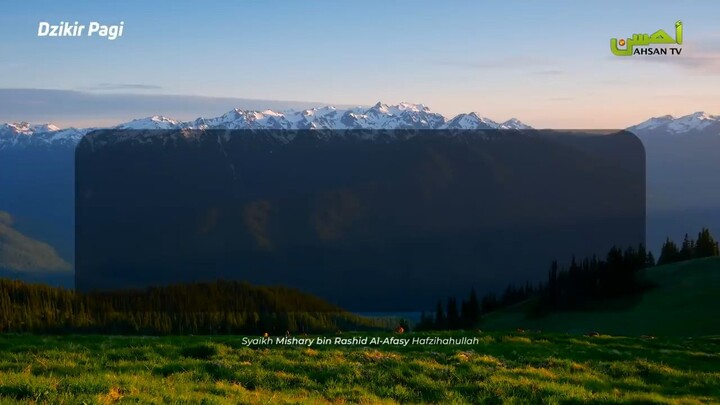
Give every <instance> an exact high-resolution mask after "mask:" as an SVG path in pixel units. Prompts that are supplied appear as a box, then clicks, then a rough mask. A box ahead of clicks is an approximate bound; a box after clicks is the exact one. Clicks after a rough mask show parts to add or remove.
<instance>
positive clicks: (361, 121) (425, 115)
mask: <svg viewBox="0 0 720 405" xmlns="http://www.w3.org/2000/svg"><path fill="white" fill-rule="evenodd" d="M96 129H123V130H124V129H129V130H133V129H134V130H152V129H162V130H171V129H199V130H206V129H280V130H283V129H284V130H302V129H340V130H346V129H388V130H392V129H513V130H525V129H534V128H533V127H531V126H530V125H528V124H525V123H524V122H522V121H520V120H519V119H517V118H510V119H508V120H506V121H503V122H498V121H494V120H492V119H490V118H487V117H485V116H482V115H480V114H479V113H477V112H469V113H460V114H457V115H455V116H454V117H452V118H448V117H445V116H443V115H442V114H439V113H436V112H432V111H431V109H430V108H429V107H428V106H426V105H425V104H414V103H407V102H402V103H399V104H396V105H392V104H385V103H382V102H378V103H376V104H375V105H373V106H371V107H369V108H368V107H353V108H345V109H338V108H336V107H334V106H330V105H328V106H323V107H313V108H308V109H303V110H297V109H287V110H278V111H276V110H243V109H239V108H235V109H233V110H230V111H228V112H226V113H225V114H223V115H220V116H217V117H210V118H205V117H198V118H196V119H194V120H190V121H182V120H177V119H173V118H170V117H166V116H163V115H152V116H149V117H144V118H138V119H134V120H132V121H128V122H124V123H121V124H118V125H116V126H114V127H103V128H94V127H91V128H75V127H70V128H59V127H58V126H55V125H53V124H51V123H43V124H30V123H28V122H15V123H5V124H0V150H2V149H7V148H13V147H24V146H74V145H76V144H77V143H78V142H79V141H80V139H82V137H83V136H84V135H85V134H87V133H88V132H90V131H93V130H96ZM627 130H629V131H631V132H633V133H635V134H636V135H638V136H641V137H645V136H646V135H648V134H649V133H652V135H653V136H657V135H658V134H660V135H682V134H686V133H690V132H693V133H694V132H700V133H703V134H709V135H720V115H712V114H708V113H705V112H702V111H698V112H695V113H692V114H688V115H683V116H679V117H675V116H672V115H663V116H658V117H652V118H650V119H648V120H645V121H643V122H641V123H638V124H636V125H633V126H630V127H628V128H627Z"/></svg>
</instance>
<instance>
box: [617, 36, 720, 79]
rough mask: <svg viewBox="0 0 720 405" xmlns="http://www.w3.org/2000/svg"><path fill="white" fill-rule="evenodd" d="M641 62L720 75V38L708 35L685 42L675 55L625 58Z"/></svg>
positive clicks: (701, 73)
mask: <svg viewBox="0 0 720 405" xmlns="http://www.w3.org/2000/svg"><path fill="white" fill-rule="evenodd" d="M623 59H627V60H628V61H632V62H640V63H664V64H667V65H670V66H675V67H678V68H680V69H683V70H685V71H686V72H687V73H689V74H698V75H720V38H716V37H714V36H710V37H706V39H705V40H704V41H702V42H696V43H694V44H693V43H690V44H684V45H683V46H682V53H681V54H680V55H674V56H662V57H657V56H645V57H643V56H634V57H628V58H623Z"/></svg>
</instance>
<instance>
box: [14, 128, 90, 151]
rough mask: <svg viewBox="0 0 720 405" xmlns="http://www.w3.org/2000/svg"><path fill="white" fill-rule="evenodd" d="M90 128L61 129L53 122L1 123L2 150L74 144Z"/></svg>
mask: <svg viewBox="0 0 720 405" xmlns="http://www.w3.org/2000/svg"><path fill="white" fill-rule="evenodd" d="M89 130H90V129H77V128H66V129H60V128H58V127H57V126H55V125H52V124H40V125H31V124H29V123H27V122H19V123H12V124H0V150H2V149H6V148H14V147H25V146H29V145H33V146H74V145H76V144H77V143H78V142H79V141H80V139H82V137H83V135H85V134H86V133H87V132H88V131H89Z"/></svg>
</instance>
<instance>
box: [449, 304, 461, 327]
mask: <svg viewBox="0 0 720 405" xmlns="http://www.w3.org/2000/svg"><path fill="white" fill-rule="evenodd" d="M459 320H460V316H459V314H458V307H457V301H456V300H455V298H454V297H450V298H448V303H447V324H448V329H456V328H458V327H459V326H460V325H459Z"/></svg>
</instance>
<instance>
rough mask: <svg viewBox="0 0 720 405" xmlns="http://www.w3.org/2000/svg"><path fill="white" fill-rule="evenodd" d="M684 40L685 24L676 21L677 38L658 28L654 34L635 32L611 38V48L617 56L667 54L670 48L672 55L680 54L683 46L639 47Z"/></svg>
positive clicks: (676, 42) (678, 42) (680, 43)
mask: <svg viewBox="0 0 720 405" xmlns="http://www.w3.org/2000/svg"><path fill="white" fill-rule="evenodd" d="M682 42H683V25H682V21H677V22H675V38H673V37H671V36H670V35H668V33H667V32H665V31H664V30H661V29H660V30H657V31H655V32H654V33H653V34H652V35H648V34H633V35H632V37H631V38H620V40H618V39H617V38H611V39H610V50H611V51H612V53H613V54H615V55H617V56H632V55H667V54H668V49H669V50H670V54H671V55H680V52H681V51H682V48H676V47H665V48H639V47H647V46H648V45H654V44H658V45H674V44H677V45H682Z"/></svg>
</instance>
